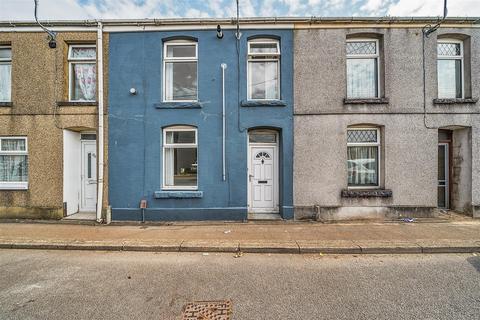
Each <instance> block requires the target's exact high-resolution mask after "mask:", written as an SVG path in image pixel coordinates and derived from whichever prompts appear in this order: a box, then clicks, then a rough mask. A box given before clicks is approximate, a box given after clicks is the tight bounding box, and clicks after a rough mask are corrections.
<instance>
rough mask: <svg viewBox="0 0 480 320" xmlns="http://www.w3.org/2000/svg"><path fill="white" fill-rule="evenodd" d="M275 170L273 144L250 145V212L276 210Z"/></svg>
mask: <svg viewBox="0 0 480 320" xmlns="http://www.w3.org/2000/svg"><path fill="white" fill-rule="evenodd" d="M277 171H278V168H277V156H276V147H275V146H255V145H251V146H250V166H249V184H250V186H249V192H250V196H249V206H250V210H249V211H250V212H267V213H268V212H278V204H277V198H278V196H277V193H278V191H277V190H278V186H277V184H278V178H277V176H278V175H277Z"/></svg>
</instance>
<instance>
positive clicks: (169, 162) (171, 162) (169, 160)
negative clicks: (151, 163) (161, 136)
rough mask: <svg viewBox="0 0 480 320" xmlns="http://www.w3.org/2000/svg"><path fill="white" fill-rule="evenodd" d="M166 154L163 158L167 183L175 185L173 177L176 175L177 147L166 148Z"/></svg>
mask: <svg viewBox="0 0 480 320" xmlns="http://www.w3.org/2000/svg"><path fill="white" fill-rule="evenodd" d="M164 150H165V155H164V158H163V161H164V164H163V165H164V167H165V185H166V186H173V185H174V183H173V178H174V175H175V149H174V148H165V149H164Z"/></svg>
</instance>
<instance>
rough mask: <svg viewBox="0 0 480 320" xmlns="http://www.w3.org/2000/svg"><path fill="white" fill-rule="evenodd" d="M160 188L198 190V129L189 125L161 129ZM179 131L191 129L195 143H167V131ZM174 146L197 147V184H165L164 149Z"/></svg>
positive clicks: (180, 147) (179, 147) (182, 147)
mask: <svg viewBox="0 0 480 320" xmlns="http://www.w3.org/2000/svg"><path fill="white" fill-rule="evenodd" d="M162 131H163V132H162V138H163V139H162V141H163V145H162V175H163V177H162V189H163V190H198V180H199V175H198V171H199V170H198V162H199V161H198V129H197V128H196V127H193V126H192V127H191V126H172V127H166V128H163V130H162ZM179 131H193V132H195V143H167V132H179ZM169 148H176V149H188V148H190V149H191V148H196V149H197V185H196V186H167V185H166V181H165V178H166V168H165V155H166V153H165V149H169Z"/></svg>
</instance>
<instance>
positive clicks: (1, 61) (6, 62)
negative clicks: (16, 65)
mask: <svg viewBox="0 0 480 320" xmlns="http://www.w3.org/2000/svg"><path fill="white" fill-rule="evenodd" d="M0 49H10V58H0V64H4V65H10V70H11V68H12V59H13V54H12V46H10V45H0ZM11 101H12V76H11V74H10V100H0V102H11Z"/></svg>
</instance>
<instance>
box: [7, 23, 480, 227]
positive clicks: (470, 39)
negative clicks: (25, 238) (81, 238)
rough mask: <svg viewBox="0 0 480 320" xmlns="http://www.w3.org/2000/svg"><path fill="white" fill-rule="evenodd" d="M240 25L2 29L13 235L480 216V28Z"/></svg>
mask: <svg viewBox="0 0 480 320" xmlns="http://www.w3.org/2000/svg"><path fill="white" fill-rule="evenodd" d="M238 22H239V23H238V24H237V21H236V20H232V19H182V20H175V19H173V20H134V21H133V20H105V21H57V22H48V23H45V25H46V26H47V27H48V28H49V29H50V30H51V31H53V32H54V33H55V43H53V44H52V41H51V39H49V38H48V35H47V34H46V33H45V32H44V31H43V30H42V29H41V28H40V27H39V26H38V25H36V24H35V23H30V22H0V218H34V219H46V218H50V219H61V218H75V217H77V218H91V219H95V220H97V221H110V219H112V220H134V221H154V220H170V221H172V220H213V219H216V220H247V219H316V220H320V221H327V220H343V219H368V218H376V219H394V218H399V217H435V216H437V215H438V214H439V212H441V210H455V211H459V212H463V213H465V214H468V215H472V216H474V217H480V104H479V103H478V97H479V96H480V23H479V19H474V18H465V19H460V18H448V19H446V20H445V21H443V23H442V24H441V25H440V26H435V24H436V23H437V22H438V20H437V19H433V18H432V19H430V18H383V19H382V18H381V19H373V18H358V19H351V18H349V19H342V18H328V19H327V18H323V19H320V18H252V19H249V18H245V19H240V20H239V21H238ZM432 26H433V27H432ZM49 40H50V41H49Z"/></svg>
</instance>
